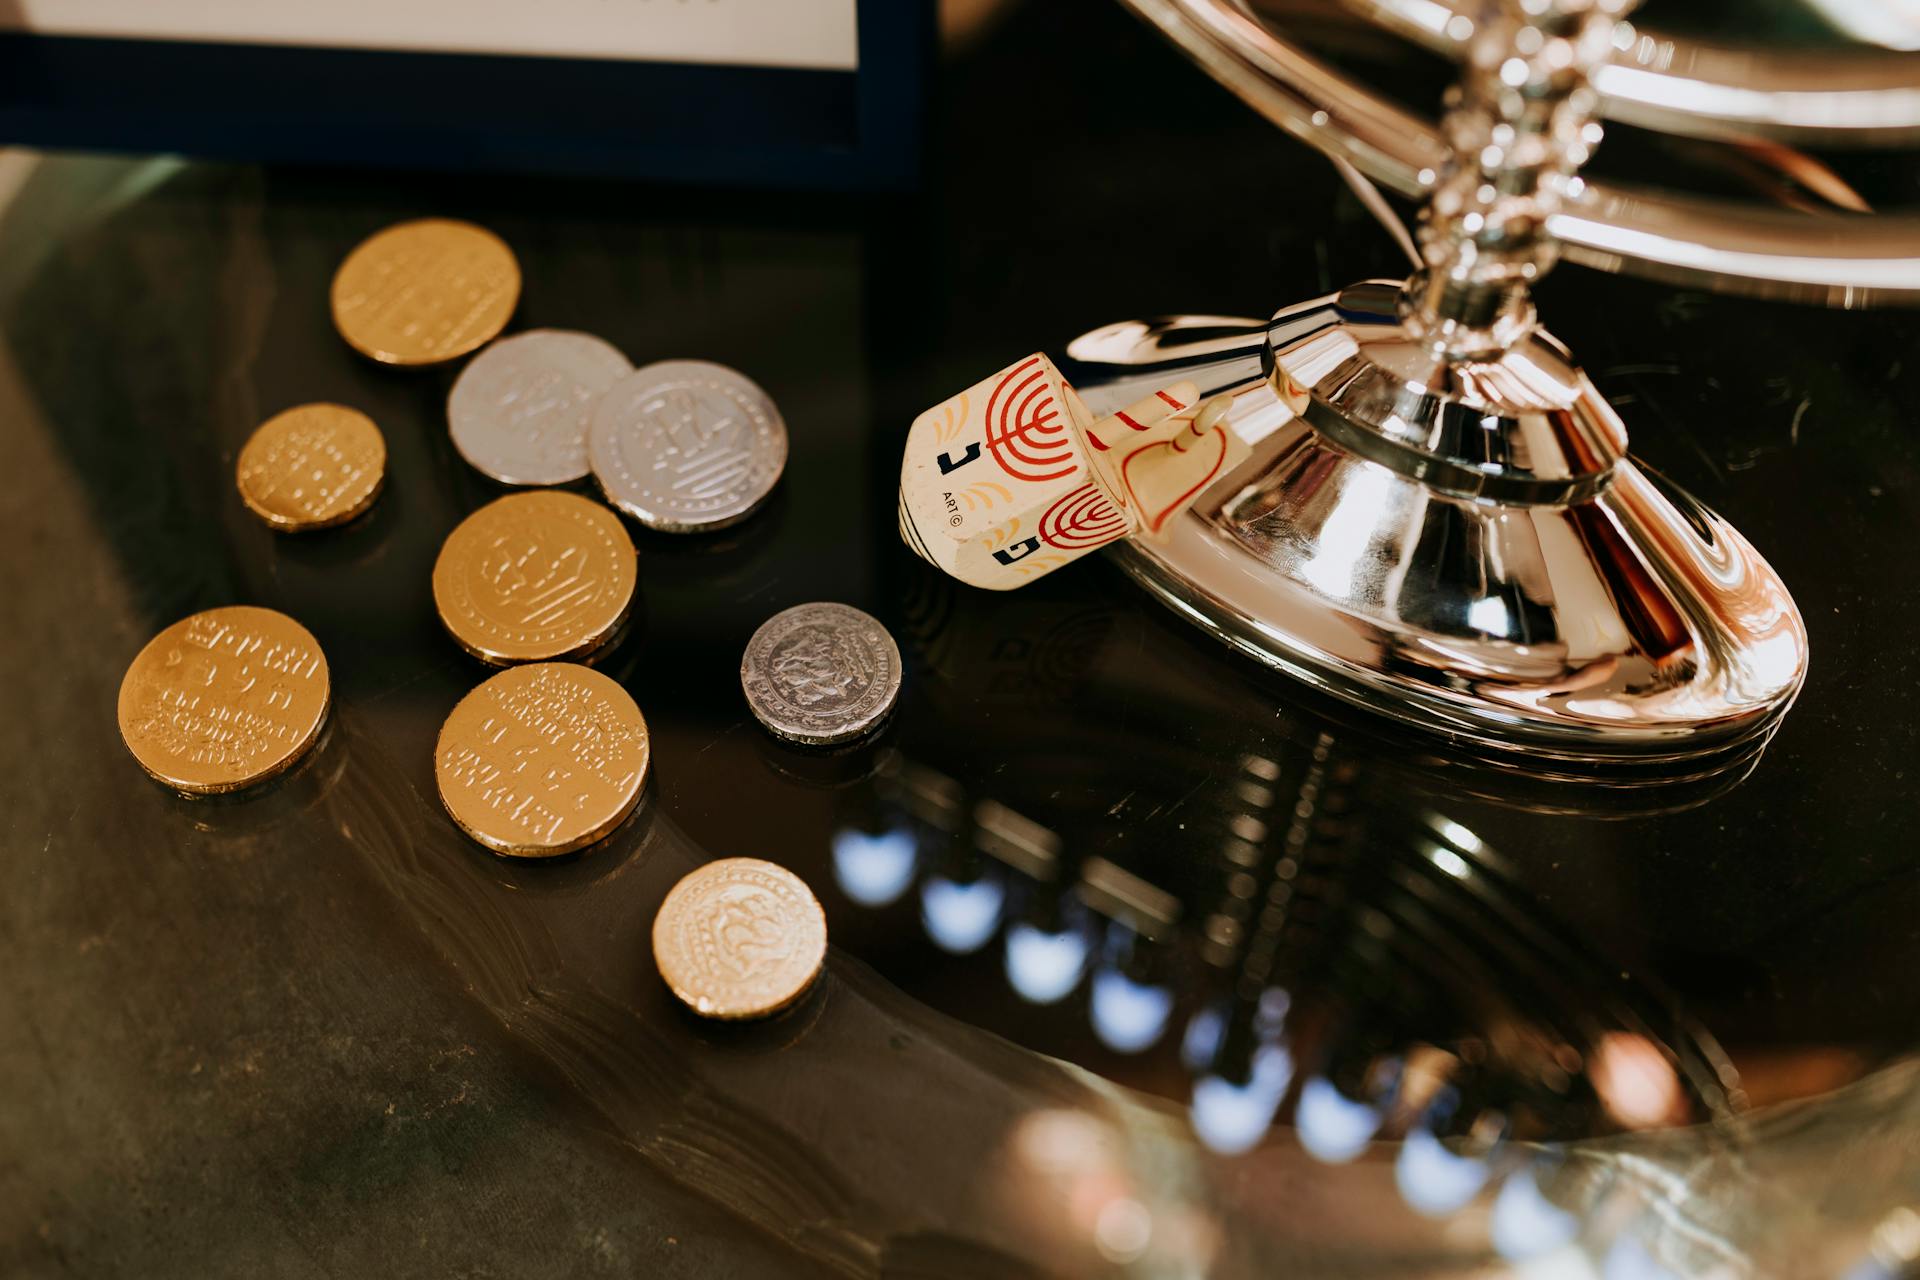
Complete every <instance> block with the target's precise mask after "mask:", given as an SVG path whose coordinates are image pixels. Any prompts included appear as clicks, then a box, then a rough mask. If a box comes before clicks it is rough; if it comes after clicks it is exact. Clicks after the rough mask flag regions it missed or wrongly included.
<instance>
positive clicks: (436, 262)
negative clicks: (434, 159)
mask: <svg viewBox="0 0 1920 1280" xmlns="http://www.w3.org/2000/svg"><path fill="white" fill-rule="evenodd" d="M519 301H520V264H519V262H518V261H517V260H515V258H514V256H513V250H511V249H509V248H508V247H507V244H506V241H504V240H502V239H501V238H500V237H499V236H496V235H495V234H493V232H491V231H489V230H487V229H486V228H485V227H478V226H475V225H474V224H473V223H471V222H458V221H455V220H453V219H451V218H421V219H418V220H416V221H413V222H401V223H396V224H395V225H393V226H391V227H388V228H387V229H386V230H384V231H378V232H375V233H374V234H373V235H371V236H369V237H368V238H367V239H365V240H363V241H361V242H360V244H359V246H358V247H356V248H355V249H354V251H353V252H352V253H349V254H348V255H347V256H346V259H345V260H344V261H343V262H341V264H340V269H339V270H338V271H337V272H335V273H334V277H333V291H332V303H333V323H334V326H335V327H336V328H338V329H339V330H340V336H341V337H343V338H345V339H346V340H347V343H348V345H350V346H352V347H353V349H354V350H356V351H358V352H359V353H360V354H361V355H364V356H367V357H369V358H370V359H374V360H378V361H379V362H380V363H381V364H396V365H407V366H418V365H430V364H442V363H445V362H446V361H448V360H457V359H459V358H460V357H461V356H464V355H466V354H467V353H468V352H470V351H476V350H478V349H479V348H481V347H483V346H485V345H486V344H487V343H488V342H491V341H492V340H493V338H494V337H495V336H496V335H498V334H499V332H500V331H501V330H502V329H504V328H506V327H507V321H508V320H509V319H510V318H511V317H512V315H513V309H514V307H515V306H517V305H518V304H519Z"/></svg>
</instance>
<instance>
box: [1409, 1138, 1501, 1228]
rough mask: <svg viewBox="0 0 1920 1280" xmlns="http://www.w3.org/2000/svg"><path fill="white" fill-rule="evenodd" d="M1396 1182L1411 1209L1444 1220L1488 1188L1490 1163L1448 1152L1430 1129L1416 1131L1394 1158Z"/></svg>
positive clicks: (1476, 1157) (1479, 1158)
mask: <svg viewBox="0 0 1920 1280" xmlns="http://www.w3.org/2000/svg"><path fill="white" fill-rule="evenodd" d="M1393 1180H1394V1183H1395V1184H1396V1185H1397V1186H1399V1188H1400V1195H1401V1198H1402V1199H1404V1200H1405V1201H1406V1202H1407V1207H1408V1208H1410V1209H1412V1210H1413V1211H1414V1212H1416V1213H1423V1214H1425V1215H1426V1216H1428V1217H1429V1218H1442V1217H1445V1216H1447V1215H1448V1214H1450V1213H1454V1212H1457V1211H1458V1210H1460V1209H1463V1208H1465V1207H1466V1205H1467V1202H1468V1201H1470V1200H1472V1199H1473V1198H1474V1197H1475V1196H1477V1195H1479V1194H1480V1188H1481V1187H1484V1186H1486V1185H1487V1161H1486V1158H1485V1157H1483V1156H1469V1155H1463V1154H1461V1153H1459V1152H1457V1151H1450V1150H1448V1149H1447V1147H1446V1145H1445V1144H1444V1143H1442V1142H1441V1141H1440V1139H1439V1138H1437V1137H1435V1136H1434V1135H1433V1134H1432V1133H1431V1132H1430V1131H1428V1130H1426V1129H1412V1130H1410V1131H1408V1133H1407V1136H1406V1138H1405V1139H1404V1140H1403V1141H1402V1142H1401V1143H1400V1154H1399V1155H1397V1156H1396V1157H1394V1162H1393Z"/></svg>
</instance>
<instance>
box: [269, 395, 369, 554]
mask: <svg viewBox="0 0 1920 1280" xmlns="http://www.w3.org/2000/svg"><path fill="white" fill-rule="evenodd" d="M235 474H236V479H237V480H238V482H239V485H240V497H241V500H242V501H244V502H245V503H246V504H247V507H248V509H249V510H251V511H252V512H253V514H255V515H257V516H259V517H260V518H261V519H262V520H264V521H266V522H267V523H268V524H269V525H271V526H273V527H274V528H275V529H278V530H281V531H282V532H285V533H296V532H300V531H302V530H306V529H326V528H329V527H331V526H333V525H336V524H345V523H346V522H347V521H349V520H351V519H353V518H354V517H355V516H357V515H359V514H360V513H361V512H362V511H365V510H366V509H367V508H368V507H370V506H372V505H373V500H374V499H375V498H376V497H378V496H379V494H380V484H381V481H383V480H384V479H385V478H386V474H387V442H386V440H385V439H383V438H382V437H381V435H380V428H378V427H376V426H374V425H373V419H371V418H369V417H368V416H367V415H366V414H364V413H361V412H359V411H358V410H356V409H349V408H346V407H345V406H343V405H337V404H303V405H299V406H297V407H295V408H292V409H288V410H286V411H285V412H284V413H277V414H275V415H274V416H273V417H271V418H268V419H267V420H266V421H265V422H263V423H261V424H260V426H259V428H258V429H257V430H255V431H254V433H253V435H252V436H251V437H249V438H248V440H247V443H246V445H245V447H243V448H242V449H241V450H240V463H239V466H238V467H236V468H235Z"/></svg>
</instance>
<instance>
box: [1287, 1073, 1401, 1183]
mask: <svg viewBox="0 0 1920 1280" xmlns="http://www.w3.org/2000/svg"><path fill="white" fill-rule="evenodd" d="M1380 1120H1381V1114H1380V1109H1379V1108H1378V1107H1374V1106H1370V1105H1368V1104H1367V1103H1364V1102H1357V1101H1355V1100H1354V1099H1352V1098H1349V1097H1346V1096H1345V1095H1344V1094H1342V1093H1341V1092H1340V1091H1339V1090H1338V1089H1336V1088H1334V1087H1333V1084H1332V1082H1331V1081H1329V1080H1328V1079H1327V1078H1326V1077H1325V1076H1313V1077H1311V1078H1310V1079H1308V1080H1307V1082H1306V1083H1305V1084H1303V1085H1301V1086H1300V1097H1299V1099H1298V1100H1297V1101H1296V1102H1295V1103H1294V1109H1293V1127H1294V1131H1295V1132H1296V1133H1297V1134H1298V1135H1299V1138H1300V1145H1301V1146H1302V1147H1304V1148H1305V1149H1306V1151H1307V1154H1309V1155H1311V1156H1312V1157H1314V1159H1316V1160H1320V1161H1322V1162H1324V1163H1326V1164H1345V1163H1346V1162H1347V1161H1349V1160H1351V1159H1353V1158H1354V1157H1355V1156H1357V1155H1359V1154H1360V1153H1361V1152H1362V1151H1365V1150H1366V1149H1367V1144H1368V1143H1369V1142H1371V1141H1373V1135H1374V1134H1376V1133H1378V1132H1379V1130H1380Z"/></svg>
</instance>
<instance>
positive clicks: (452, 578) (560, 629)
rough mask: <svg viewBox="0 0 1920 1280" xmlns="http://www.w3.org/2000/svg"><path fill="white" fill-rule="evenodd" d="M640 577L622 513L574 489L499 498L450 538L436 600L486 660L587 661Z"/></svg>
mask: <svg viewBox="0 0 1920 1280" xmlns="http://www.w3.org/2000/svg"><path fill="white" fill-rule="evenodd" d="M638 573H639V570H638V565H637V563H636V561H635V557H634V553H633V539H631V538H629V537H628V536H627V531H626V529H625V527H624V526H622V525H621V523H620V517H618V516H616V515H614V514H613V512H611V511H609V510H607V509H606V508H605V507H603V506H601V505H600V504H599V503H597V502H589V501H588V500H587V499H585V498H583V497H581V496H580V495H579V494H575V493H562V492H559V491H556V490H551V489H543V490H539V491H537V492H532V493H511V494H508V495H507V496H506V497H504V498H497V499H495V500H494V501H492V502H490V503H488V504H487V505H486V506H484V507H482V508H480V509H479V510H478V511H476V512H474V513H473V514H472V515H470V516H468V517H467V518H466V519H465V520H463V521H461V522H460V524H459V526H458V527H457V528H455V529H454V531H453V532H452V533H450V534H448V535H447V540H446V543H445V544H444V545H443V546H442V547H441V548H440V558H439V559H438V560H437V561H435V562H434V566H433V602H434V606H435V607H436V608H437V609H438V610H439V611H440V621H441V622H442V623H444V624H445V625H446V628H447V631H448V632H449V633H450V634H451V635H452V636H453V638H454V639H455V640H456V641H458V642H459V644H460V647H461V648H463V649H465V650H466V651H467V652H468V653H471V654H473V655H474V656H475V657H476V658H479V659H480V660H481V661H483V662H490V663H493V664H494V665H495V666H508V665H510V664H512V663H516V662H550V661H553V660H555V659H558V658H577V657H584V656H586V655H588V654H590V653H592V652H593V651H594V650H596V649H598V648H599V647H600V646H601V645H603V644H605V643H606V641H607V640H608V638H609V637H611V636H612V635H613V633H614V632H615V631H616V630H618V629H619V626H620V623H621V622H622V621H623V620H624V619H625V618H626V616H627V610H628V609H629V608H630V607H631V606H632V604H633V585H634V581H635V579H636V578H637V576H638Z"/></svg>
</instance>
